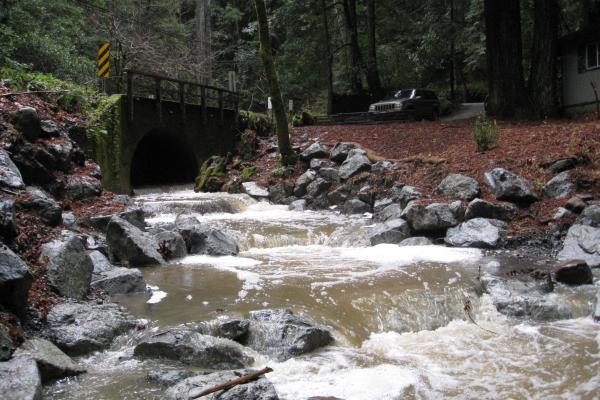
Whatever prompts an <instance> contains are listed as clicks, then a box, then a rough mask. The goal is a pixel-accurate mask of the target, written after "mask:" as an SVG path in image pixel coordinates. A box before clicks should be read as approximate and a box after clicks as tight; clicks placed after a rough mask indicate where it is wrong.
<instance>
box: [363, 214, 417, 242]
mask: <svg viewBox="0 0 600 400" xmlns="http://www.w3.org/2000/svg"><path fill="white" fill-rule="evenodd" d="M367 235H368V237H369V241H370V242H371V246H376V245H378V244H382V243H390V244H398V243H401V242H402V241H403V240H405V239H406V238H408V237H409V236H410V227H409V226H408V223H407V222H406V221H404V220H403V219H390V220H387V221H386V222H383V223H381V224H377V225H375V226H374V227H373V228H371V229H369V231H368V232H367Z"/></svg>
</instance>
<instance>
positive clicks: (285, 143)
mask: <svg viewBox="0 0 600 400" xmlns="http://www.w3.org/2000/svg"><path fill="white" fill-rule="evenodd" d="M254 5H255V6H256V15H257V16H258V26H259V39H260V50H259V53H260V57H261V58H262V61H263V65H264V68H265V74H266V76H267V81H268V82H269V89H270V93H271V102H272V104H273V112H274V114H275V123H276V125H277V142H278V146H279V153H280V154H281V163H282V164H283V165H293V164H294V163H295V162H296V160H295V158H296V157H295V154H294V151H293V150H292V146H291V145H290V134H289V132H288V121H287V116H286V114H285V107H284V106H283V99H282V97H281V89H280V88H279V78H278V77H277V70H276V69H275V61H274V60H273V52H272V51H271V36H270V34H269V21H268V20H267V8H266V7H265V2H264V0H254Z"/></svg>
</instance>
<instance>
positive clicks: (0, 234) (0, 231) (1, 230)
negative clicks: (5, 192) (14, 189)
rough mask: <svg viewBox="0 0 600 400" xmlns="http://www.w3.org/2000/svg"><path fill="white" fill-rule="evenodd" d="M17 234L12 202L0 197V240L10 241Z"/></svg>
mask: <svg viewBox="0 0 600 400" xmlns="http://www.w3.org/2000/svg"><path fill="white" fill-rule="evenodd" d="M16 236H17V223H16V214H15V208H14V203H13V202H12V201H11V200H4V199H0V240H1V241H3V242H5V243H10V242H11V241H12V240H13V239H14V238H15V237H16Z"/></svg>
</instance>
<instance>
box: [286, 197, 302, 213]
mask: <svg viewBox="0 0 600 400" xmlns="http://www.w3.org/2000/svg"><path fill="white" fill-rule="evenodd" d="M305 209H306V200H304V199H301V200H296V201H294V202H292V203H291V204H290V205H289V206H288V210H290V211H304V210H305Z"/></svg>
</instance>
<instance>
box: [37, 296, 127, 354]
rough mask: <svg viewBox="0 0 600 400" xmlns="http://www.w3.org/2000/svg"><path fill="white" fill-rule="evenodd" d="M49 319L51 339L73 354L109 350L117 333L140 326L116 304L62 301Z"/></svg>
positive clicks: (55, 307)
mask: <svg viewBox="0 0 600 400" xmlns="http://www.w3.org/2000/svg"><path fill="white" fill-rule="evenodd" d="M47 321H48V327H47V333H48V338H49V339H50V340H51V341H52V342H53V343H54V344H56V345H57V346H58V347H59V348H60V349H61V350H62V351H64V352H65V353H67V354H68V355H70V356H80V355H85V354H88V353H92V352H94V351H102V350H105V349H107V348H108V347H109V346H110V345H111V344H112V342H113V340H114V339H115V338H116V337H117V336H119V335H122V334H124V333H126V332H128V331H129V330H131V329H133V328H135V326H136V320H135V319H133V318H132V317H130V316H129V315H127V314H125V313H124V312H122V311H121V310H120V308H119V307H118V306H117V305H116V304H112V303H111V304H91V303H62V304H58V305H56V306H54V307H53V308H52V309H51V310H50V312H49V313H48V317H47Z"/></svg>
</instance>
